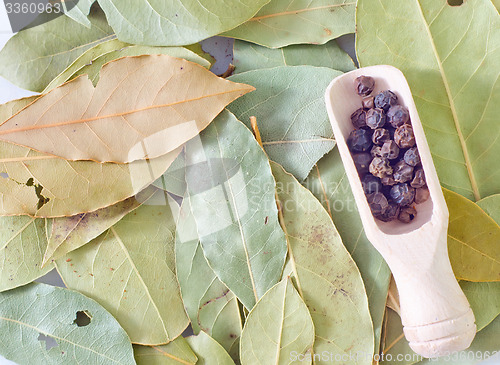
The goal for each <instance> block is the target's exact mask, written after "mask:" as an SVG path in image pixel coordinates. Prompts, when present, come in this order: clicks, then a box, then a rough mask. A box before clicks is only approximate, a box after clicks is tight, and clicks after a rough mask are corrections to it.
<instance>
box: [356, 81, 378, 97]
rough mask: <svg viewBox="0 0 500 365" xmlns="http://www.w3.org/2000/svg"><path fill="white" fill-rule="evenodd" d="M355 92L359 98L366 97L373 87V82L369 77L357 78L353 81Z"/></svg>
mask: <svg viewBox="0 0 500 365" xmlns="http://www.w3.org/2000/svg"><path fill="white" fill-rule="evenodd" d="M354 84H355V85H356V92H357V93H358V95H359V96H368V95H370V94H371V93H372V91H373V88H374V87H375V80H374V79H373V77H370V76H359V77H356V79H355V80H354Z"/></svg>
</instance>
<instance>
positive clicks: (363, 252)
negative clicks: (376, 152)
mask: <svg viewBox="0 0 500 365" xmlns="http://www.w3.org/2000/svg"><path fill="white" fill-rule="evenodd" d="M304 185H305V186H306V187H307V188H308V189H310V190H311V192H312V193H313V194H314V196H316V198H318V200H319V201H321V203H322V204H323V206H324V207H325V208H326V209H327V211H328V212H329V214H330V216H331V217H332V219H333V222H334V223H335V226H336V227H337V229H338V231H339V233H340V236H341V237H342V242H343V243H344V245H345V247H346V248H347V250H348V251H349V253H350V254H351V256H352V258H353V259H354V261H355V262H356V265H357V266H358V268H359V271H360V272H361V276H362V277H363V282H364V284H365V289H366V293H367V295H368V304H369V306H370V314H371V318H372V322H373V328H374V334H375V349H378V348H379V344H380V336H381V330H382V321H383V318H384V313H385V304H386V298H387V290H388V288H389V280H390V276H391V271H390V270H389V267H388V266H387V264H386V263H385V260H384V259H383V258H382V256H381V255H380V254H379V252H378V251H377V250H376V249H375V248H374V247H373V246H372V244H371V243H370V241H369V240H368V238H367V237H366V234H365V232H364V229H363V225H362V223H361V219H360V217H359V213H358V209H357V206H356V202H355V201H354V196H353V195H352V191H351V187H350V185H349V181H348V180H347V176H346V173H345V170H344V165H343V164H342V161H341V159H340V155H339V153H338V150H337V149H334V150H333V151H331V152H330V153H329V154H328V155H326V156H325V157H323V158H322V159H321V160H320V161H319V162H318V164H317V166H316V167H315V168H313V170H312V171H311V174H310V175H309V177H308V178H307V180H305V182H304Z"/></svg>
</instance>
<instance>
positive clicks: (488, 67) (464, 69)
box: [356, 0, 500, 201]
mask: <svg viewBox="0 0 500 365" xmlns="http://www.w3.org/2000/svg"><path fill="white" fill-rule="evenodd" d="M401 14H404V18H405V19H404V32H402V31H401V29H402V28H401V27H402V23H401V22H402V20H401ZM357 29H358V33H357V37H356V54H357V56H358V58H359V61H360V64H361V66H369V65H376V64H388V65H393V66H395V67H398V68H399V69H401V71H403V73H404V75H405V77H406V78H407V80H408V83H409V85H410V87H411V90H412V94H413V97H414V99H415V104H416V106H417V109H418V113H419V116H420V119H421V121H422V125H423V127H424V130H425V132H426V137H427V141H428V143H429V147H430V150H431V152H432V155H433V159H434V164H435V165H436V169H437V172H438V176H439V179H440V181H441V183H442V185H443V186H444V187H446V188H448V189H451V190H453V191H455V192H457V193H460V194H462V195H464V196H465V197H467V198H469V199H473V200H474V201H477V200H479V199H481V198H483V197H486V196H489V195H492V194H496V193H499V192H500V184H498V181H499V180H500V168H499V160H498V156H499V155H500V128H498V123H497V122H498V115H499V114H500V81H499V77H498V64H499V63H500V17H499V16H498V11H497V10H496V9H495V8H494V7H493V5H492V3H491V1H490V0H467V1H464V3H463V4H462V5H461V6H450V5H448V3H447V1H446V0H419V1H417V0H411V1H399V0H389V1H384V2H383V3H382V2H379V1H371V0H360V1H359V2H358V9H357ZM410 44H411V46H410V47H409V45H410Z"/></svg>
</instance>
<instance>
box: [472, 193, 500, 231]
mask: <svg viewBox="0 0 500 365" xmlns="http://www.w3.org/2000/svg"><path fill="white" fill-rule="evenodd" d="M477 205H479V207H480V208H481V209H482V210H484V211H485V212H486V213H487V214H488V215H489V216H490V217H491V218H493V219H494V220H495V222H497V223H498V224H499V225H500V194H495V195H490V196H488V197H486V198H483V199H481V200H479V201H478V202H477Z"/></svg>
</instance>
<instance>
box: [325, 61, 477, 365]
mask: <svg viewBox="0 0 500 365" xmlns="http://www.w3.org/2000/svg"><path fill="white" fill-rule="evenodd" d="M361 75H364V76H371V77H373V78H374V79H375V89H374V91H373V93H372V95H376V94H377V93H379V92H380V91H382V90H391V91H393V92H394V93H395V94H396V95H397V97H398V102H399V104H401V105H404V106H406V107H407V108H408V110H409V112H410V119H411V124H412V126H413V131H414V134H415V140H416V144H417V148H418V150H419V153H420V158H421V163H422V167H423V169H424V173H425V177H426V181H427V186H428V188H429V193H430V198H429V199H428V200H427V201H426V202H424V203H422V204H418V205H417V206H416V209H417V215H416V218H415V219H414V220H413V221H412V222H410V223H409V224H404V223H402V222H399V221H397V220H396V221H392V222H382V221H380V220H377V219H375V218H374V217H373V215H372V213H371V211H370V207H369V205H368V202H367V200H366V197H365V194H364V191H363V188H362V185H361V181H360V178H359V176H358V173H357V170H356V167H355V165H354V162H353V160H352V157H351V154H350V151H349V149H348V147H347V143H346V140H347V137H348V136H349V133H350V132H351V131H352V130H353V129H354V127H353V126H352V123H351V119H350V115H351V114H352V113H353V112H354V111H355V110H356V109H358V108H360V107H361V98H360V96H359V95H358V94H357V93H356V91H355V87H354V80H355V79H356V78H357V77H358V76H361ZM325 101H326V107H327V111H328V116H329V118H330V123H331V125H332V128H333V132H334V135H335V139H336V141H337V148H338V149H339V153H340V156H341V158H342V162H343V164H344V168H345V171H346V175H347V177H348V179H349V183H350V185H351V189H352V192H353V195H354V198H355V201H356V205H357V207H358V211H359V214H360V216H361V221H362V223H363V228H364V229H365V232H366V236H367V237H368V239H369V240H370V242H371V243H372V245H373V246H374V247H375V248H376V249H377V250H378V251H379V252H380V254H381V255H382V256H383V257H384V259H385V261H386V262H387V264H388V265H389V267H390V269H391V271H392V273H393V276H394V279H395V281H396V285H397V288H398V291H399V298H400V309H401V319H402V323H403V328H404V334H405V337H406V339H407V340H408V342H409V344H410V347H411V348H412V349H413V351H415V352H416V353H417V354H419V355H422V356H423V357H427V358H430V357H438V356H443V355H448V354H450V353H452V352H455V351H461V350H464V349H466V348H468V347H469V346H470V344H471V342H472V340H473V339H474V336H475V334H476V325H475V319H474V314H473V313H472V310H471V308H470V305H469V302H468V301H467V298H466V297H465V295H464V293H463V292H462V290H461V288H460V286H459V285H458V283H457V280H456V279H455V276H454V274H453V271H452V268H451V264H450V260H449V257H448V247H447V230H448V217H449V214H448V208H447V206H446V202H445V200H444V197H443V192H442V190H441V186H440V184H439V180H438V177H437V174H436V169H435V167H434V164H433V162H432V156H431V153H430V150H429V146H428V145H427V141H426V138H425V134H424V130H423V128H422V124H421V122H420V119H419V116H418V113H417V109H416V107H415V103H414V101H413V97H412V94H411V91H410V88H409V86H408V83H407V81H406V79H405V77H404V75H403V73H402V72H401V71H400V70H398V69H397V68H395V67H392V66H387V65H380V66H371V67H365V68H360V69H357V70H354V71H351V72H348V73H345V74H343V75H341V76H339V77H337V78H335V79H334V80H333V81H332V82H331V83H330V85H329V86H328V88H327V90H326V94H325Z"/></svg>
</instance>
